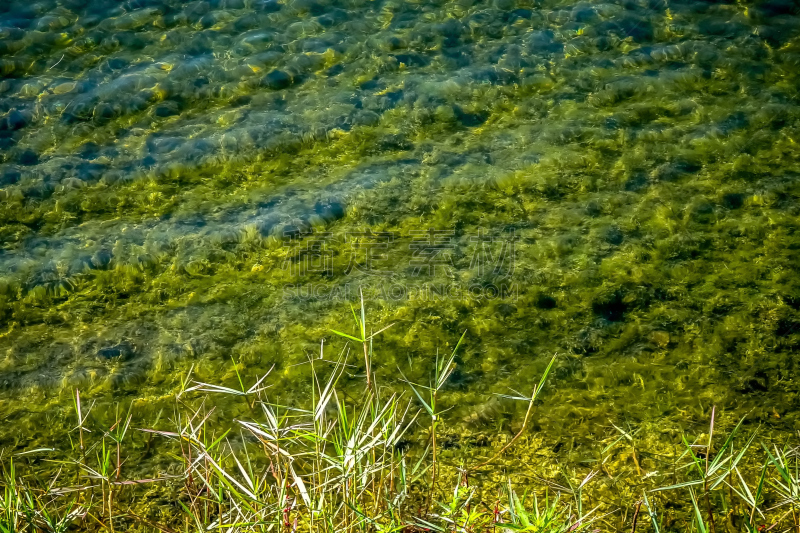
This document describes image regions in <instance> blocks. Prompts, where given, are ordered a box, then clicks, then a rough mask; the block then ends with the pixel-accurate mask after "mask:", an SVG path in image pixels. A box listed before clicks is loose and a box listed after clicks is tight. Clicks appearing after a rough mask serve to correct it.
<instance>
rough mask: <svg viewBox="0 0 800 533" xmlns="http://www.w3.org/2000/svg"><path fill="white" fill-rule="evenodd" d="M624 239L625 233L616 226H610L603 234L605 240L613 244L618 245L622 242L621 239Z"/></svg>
mask: <svg viewBox="0 0 800 533" xmlns="http://www.w3.org/2000/svg"><path fill="white" fill-rule="evenodd" d="M624 240H625V235H624V234H623V233H622V230H621V229H619V228H618V227H616V226H612V227H610V228H609V229H608V230H607V231H606V234H605V241H606V242H607V243H608V244H613V245H614V246H619V245H620V244H622V241H624Z"/></svg>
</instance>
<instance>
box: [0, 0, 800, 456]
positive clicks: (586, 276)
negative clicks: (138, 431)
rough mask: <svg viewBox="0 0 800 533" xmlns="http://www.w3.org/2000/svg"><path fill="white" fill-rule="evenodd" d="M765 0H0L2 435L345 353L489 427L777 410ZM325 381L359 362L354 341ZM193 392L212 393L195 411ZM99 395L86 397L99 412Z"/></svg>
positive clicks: (794, 155) (772, 83) (775, 6)
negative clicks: (544, 384)
mask: <svg viewBox="0 0 800 533" xmlns="http://www.w3.org/2000/svg"><path fill="white" fill-rule="evenodd" d="M798 30H800V18H799V17H798V4H797V3H796V2H794V1H792V0H764V1H760V2H745V1H742V2H732V1H707V0H680V1H669V2H667V1H662V0H646V1H645V0H642V1H633V0H624V1H623V0H620V1H609V2H599V1H598V2H574V1H570V0H542V1H536V2H534V1H529V0H494V1H480V0H456V1H449V2H444V1H408V0H405V1H399V0H383V1H361V0H352V1H324V0H294V1H286V2H280V1H276V0H211V1H196V2H179V1H172V0H127V1H124V2H118V1H110V0H109V1H103V0H43V1H38V2H28V1H25V2H21V1H17V0H12V1H8V0H6V1H5V2H3V3H2V4H0V72H2V79H1V80H0V187H1V188H2V189H1V190H0V199H1V200H2V201H1V203H0V243H1V246H2V247H1V248H0V320H1V321H2V331H0V354H2V356H1V357H0V385H1V386H2V391H0V397H1V398H2V399H1V400H0V410H1V412H2V415H3V417H4V419H6V420H15V421H18V423H15V424H14V425H8V424H7V425H5V426H4V428H3V430H2V433H0V442H2V443H3V445H11V446H16V447H17V448H19V449H22V448H26V447H30V446H33V445H36V444H46V443H51V441H52V439H53V437H52V432H53V431H54V430H55V429H58V428H67V427H71V422H70V421H69V419H68V418H67V417H68V409H69V408H70V406H71V403H70V399H69V398H70V396H71V395H72V394H73V393H74V390H75V389H76V388H77V389H80V390H81V392H82V395H83V396H84V397H88V398H92V399H94V400H96V401H98V402H99V403H98V405H99V406H101V408H102V406H109V405H111V404H112V403H114V402H122V403H123V404H127V403H130V402H131V401H134V402H135V403H136V406H137V409H138V410H139V411H140V412H141V413H142V416H143V417H147V416H150V415H153V414H154V413H156V412H157V411H158V409H160V408H161V407H163V406H164V405H168V404H169V401H170V398H171V397H172V394H174V392H175V391H176V390H177V389H178V387H179V385H180V380H181V377H182V376H185V375H186V373H187V372H188V370H189V368H190V367H193V368H194V372H195V376H196V377H198V378H199V379H202V380H206V381H213V382H215V383H222V384H225V385H228V386H233V385H234V384H235V383H237V381H236V379H237V378H236V374H235V372H234V370H233V364H234V363H233V362H232V361H235V362H236V364H237V365H238V368H239V370H240V372H241V373H243V374H244V375H247V376H255V375H256V374H259V373H262V372H264V371H266V370H267V369H269V368H270V367H272V366H273V365H274V367H275V369H274V370H273V372H274V374H273V375H274V376H275V377H278V378H280V379H277V380H275V381H276V385H275V388H274V390H275V394H281V395H284V396H285V397H286V396H288V397H291V396H292V395H293V394H294V395H295V396H302V395H303V394H304V393H303V390H304V387H306V386H307V385H308V373H307V367H306V366H305V365H304V363H305V362H307V360H308V358H309V357H318V356H319V350H320V341H321V340H322V339H325V346H326V350H327V353H328V355H327V357H328V358H330V359H334V358H335V357H336V356H337V354H338V353H339V352H340V350H343V349H345V346H344V345H345V343H344V341H343V340H342V339H340V338H336V337H335V335H332V334H331V332H330V329H331V328H335V329H339V330H344V331H346V332H348V333H353V332H354V328H353V326H352V324H351V322H350V320H351V318H350V307H349V306H350V304H351V303H356V301H357V299H358V292H359V290H363V292H364V296H365V299H366V302H367V303H366V307H367V314H368V317H369V318H368V319H369V322H370V325H371V327H373V328H374V330H377V329H379V328H381V327H383V326H385V325H388V324H391V323H395V325H394V326H393V327H392V328H390V329H389V330H387V331H386V332H384V333H381V334H380V336H379V338H378V340H377V341H376V356H375V361H374V363H373V365H374V369H375V371H376V373H377V378H378V380H379V381H380V382H381V383H384V384H386V385H387V386H390V387H395V388H398V389H399V388H401V387H403V385H402V383H401V382H400V381H399V380H398V379H397V378H398V376H399V372H398V368H399V369H400V370H401V371H402V372H404V373H405V374H406V375H407V376H409V378H410V379H416V380H425V379H426V378H425V376H426V375H427V372H428V370H429V369H430V367H431V364H432V361H433V358H434V356H435V354H436V352H437V350H439V351H440V352H442V353H443V352H447V351H449V350H450V349H452V346H453V345H454V343H455V342H456V340H457V339H458V337H459V336H460V335H461V333H462V332H463V331H465V330H466V332H467V334H466V337H465V344H464V347H463V350H462V351H461V352H460V355H459V356H458V364H459V366H458V370H457V372H456V373H455V375H454V377H453V379H452V381H451V383H450V384H449V385H448V387H449V388H448V390H449V393H448V394H449V401H450V402H451V403H452V404H454V405H456V406H457V407H456V409H454V410H453V411H451V412H449V413H448V416H449V417H450V418H449V420H450V423H455V424H465V425H466V426H469V427H495V426H496V427H500V426H502V425H503V424H506V423H507V421H508V419H509V418H510V417H512V416H513V415H514V414H515V413H516V414H519V412H518V409H519V407H521V406H517V405H516V404H514V403H513V402H510V401H505V400H499V399H497V398H496V397H493V396H492V394H493V393H503V394H506V393H508V392H509V388H513V389H515V390H519V391H529V390H530V389H531V388H532V386H533V384H534V383H536V382H537V381H538V378H539V373H540V372H541V371H542V369H543V368H544V366H545V365H546V362H547V361H548V360H549V359H550V357H551V356H552V354H553V353H556V352H558V353H559V354H560V356H559V359H558V360H557V364H556V369H555V371H554V374H553V375H552V376H551V382H550V384H551V385H552V389H551V390H552V393H551V395H550V396H549V397H548V398H547V399H546V404H545V405H546V408H544V409H542V410H541V414H540V417H541V418H540V422H539V424H540V425H541V427H544V428H547V429H548V430H549V431H550V432H552V433H553V434H555V435H556V438H559V437H558V436H559V435H566V436H577V438H578V439H579V440H580V439H588V438H590V436H591V435H592V434H597V433H602V432H603V431H604V428H605V427H606V426H608V424H609V421H614V422H615V423H621V422H620V421H626V422H628V423H631V424H634V425H635V424H637V423H640V422H643V421H648V422H658V423H660V424H662V425H663V426H664V427H667V426H669V427H674V426H677V427H681V426H684V425H690V424H693V423H695V422H697V421H700V420H705V419H707V417H708V414H709V412H710V409H711V406H712V405H717V406H718V411H719V412H723V413H725V414H726V416H729V417H731V418H734V417H737V416H740V415H743V414H745V413H750V415H749V416H750V419H751V420H753V421H754V422H755V421H761V422H764V423H766V424H768V425H770V426H771V427H773V428H774V429H775V430H776V431H781V432H791V431H793V430H795V429H800V418H799V416H800V413H798V412H797V411H796V409H795V406H796V405H797V401H798V393H800V385H799V384H798V382H797V379H796V378H797V363H796V353H797V349H798V347H800V277H799V276H798V273H799V272H798V270H799V269H800V268H799V267H800V252H799V251H798V250H800V225H799V223H798V214H800V204H798V196H799V195H800V184H799V183H798V179H797V178H798V172H799V171H800V151H798V144H797V143H798V142H800V129H799V126H800V123H798V116H799V113H798V111H799V109H798V103H799V100H798V94H797V87H798V81H799V80H798V75H800V33H798ZM356 348H357V349H356V350H355V351H354V353H353V355H351V359H350V362H351V363H352V364H353V365H354V366H353V367H352V368H351V372H352V374H353V376H355V377H356V378H357V375H358V374H359V373H363V371H364V368H363V362H362V360H361V359H360V356H359V351H358V347H356ZM220 408H221V409H224V403H223V404H221V407H220ZM99 410H100V409H98V411H99Z"/></svg>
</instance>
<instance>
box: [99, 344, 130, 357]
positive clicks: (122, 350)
mask: <svg viewBox="0 0 800 533" xmlns="http://www.w3.org/2000/svg"><path fill="white" fill-rule="evenodd" d="M135 353H136V347H135V346H133V345H132V344H131V343H129V342H128V341H122V342H120V343H118V344H115V345H113V346H108V347H106V348H100V349H99V350H97V357H99V358H100V359H120V360H123V361H127V360H128V359H130V358H131V357H133V355H134V354H135Z"/></svg>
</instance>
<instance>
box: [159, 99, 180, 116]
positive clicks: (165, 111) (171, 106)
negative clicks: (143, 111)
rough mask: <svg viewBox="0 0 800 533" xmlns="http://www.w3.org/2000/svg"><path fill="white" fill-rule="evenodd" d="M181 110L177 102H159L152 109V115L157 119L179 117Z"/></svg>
mask: <svg viewBox="0 0 800 533" xmlns="http://www.w3.org/2000/svg"><path fill="white" fill-rule="evenodd" d="M180 113H181V110H180V106H179V105H178V103H177V102H173V101H165V102H161V103H160V104H158V105H157V106H155V107H154V108H153V115H155V116H156V117H159V118H166V117H173V116H175V115H180Z"/></svg>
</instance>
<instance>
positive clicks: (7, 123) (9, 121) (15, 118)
mask: <svg viewBox="0 0 800 533" xmlns="http://www.w3.org/2000/svg"><path fill="white" fill-rule="evenodd" d="M30 121H31V117H30V115H29V114H28V113H23V112H22V111H19V110H17V109H13V110H11V111H10V112H9V113H8V115H6V116H5V118H3V120H2V121H0V131H2V130H8V131H17V130H21V129H22V128H24V127H25V126H27V125H28V124H29V123H30Z"/></svg>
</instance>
